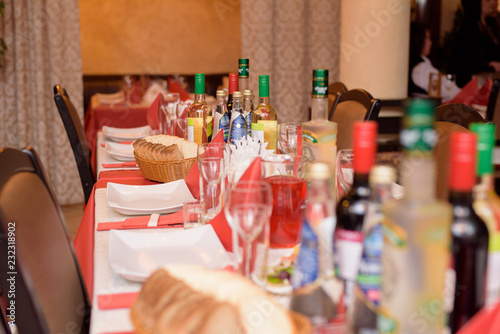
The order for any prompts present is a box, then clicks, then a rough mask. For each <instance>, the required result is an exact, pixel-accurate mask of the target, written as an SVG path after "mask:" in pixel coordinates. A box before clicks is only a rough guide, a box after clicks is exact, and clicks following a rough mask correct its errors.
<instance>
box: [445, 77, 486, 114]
mask: <svg viewBox="0 0 500 334" xmlns="http://www.w3.org/2000/svg"><path fill="white" fill-rule="evenodd" d="M491 87H493V81H492V80H491V79H490V78H487V79H486V82H485V83H484V84H483V86H482V87H481V88H478V86H477V77H473V78H472V80H471V81H469V82H468V83H467V84H466V85H465V86H464V87H463V88H462V89H461V90H460V92H459V93H458V94H457V95H455V97H453V98H452V99H451V100H449V101H446V102H445V103H462V104H466V105H468V106H471V107H472V105H473V104H478V105H481V106H486V105H488V99H489V98H490V92H491Z"/></svg>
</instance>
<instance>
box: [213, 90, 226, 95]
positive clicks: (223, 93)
mask: <svg viewBox="0 0 500 334" xmlns="http://www.w3.org/2000/svg"><path fill="white" fill-rule="evenodd" d="M215 95H216V96H226V91H225V90H224V89H217V93H215Z"/></svg>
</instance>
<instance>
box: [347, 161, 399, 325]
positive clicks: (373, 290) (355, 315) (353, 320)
mask: <svg viewBox="0 0 500 334" xmlns="http://www.w3.org/2000/svg"><path fill="white" fill-rule="evenodd" d="M394 182H396V170H395V169H394V168H393V167H390V166H382V165H380V166H374V167H373V168H372V170H371V172H370V189H371V194H370V200H369V202H368V208H367V213H366V216H365V221H364V223H363V229H362V232H363V253H362V256H361V263H360V266H359V272H358V277H357V281H356V285H355V287H354V305H353V308H352V311H351V312H350V313H351V315H350V316H349V322H350V328H351V332H352V333H354V334H377V333H378V332H377V317H378V306H379V304H380V293H381V290H382V281H381V279H382V252H383V246H384V234H383V231H382V221H383V218H384V215H383V214H382V205H383V203H385V202H387V201H388V200H391V199H392V198H393V197H392V184H393V183H394Z"/></svg>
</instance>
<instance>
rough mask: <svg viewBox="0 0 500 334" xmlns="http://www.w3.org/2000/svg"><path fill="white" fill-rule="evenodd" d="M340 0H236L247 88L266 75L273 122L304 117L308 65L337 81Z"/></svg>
mask: <svg viewBox="0 0 500 334" xmlns="http://www.w3.org/2000/svg"><path fill="white" fill-rule="evenodd" d="M339 38H340V0H241V39H242V41H241V42H242V56H243V57H246V58H249V59H250V88H251V89H252V90H253V91H254V94H255V95H256V96H258V76H259V75H262V74H268V75H269V76H270V98H271V104H272V105H273V106H274V107H275V108H276V110H277V113H278V121H279V122H280V123H281V122H287V121H306V120H307V118H308V110H309V108H310V104H311V102H310V101H311V92H312V70H313V69H314V68H326V69H329V71H330V73H329V81H330V82H334V81H337V80H338V76H339V71H338V64H339V45H340V43H339Z"/></svg>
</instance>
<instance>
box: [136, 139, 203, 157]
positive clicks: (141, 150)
mask: <svg viewBox="0 0 500 334" xmlns="http://www.w3.org/2000/svg"><path fill="white" fill-rule="evenodd" d="M133 146H134V152H135V154H137V156H139V157H141V158H144V159H148V160H158V161H169V160H182V159H191V158H195V157H196V155H197V149H198V144H196V143H194V142H190V141H188V140H186V139H184V138H180V137H176V136H169V135H155V136H149V137H144V138H142V139H138V140H136V141H135V142H134V143H133Z"/></svg>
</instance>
